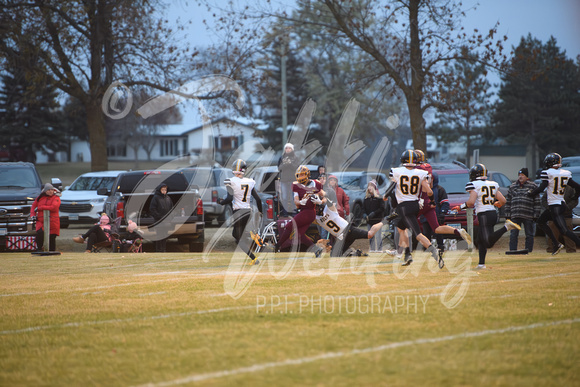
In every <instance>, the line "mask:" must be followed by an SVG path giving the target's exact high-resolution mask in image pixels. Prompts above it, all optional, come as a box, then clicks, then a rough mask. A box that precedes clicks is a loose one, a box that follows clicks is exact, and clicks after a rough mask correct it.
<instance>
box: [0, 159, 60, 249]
mask: <svg viewBox="0 0 580 387" xmlns="http://www.w3.org/2000/svg"><path fill="white" fill-rule="evenodd" d="M51 184H52V185H53V186H54V187H55V188H57V189H60V188H62V183H61V181H60V179H57V178H53V179H51ZM42 187H43V184H42V181H41V180H40V176H39V175H38V172H37V171H36V167H35V166H34V164H32V163H22V162H17V163H9V162H8V163H3V162H0V250H4V249H5V248H8V249H10V250H13V249H15V244H14V243H11V244H10V246H8V245H9V243H8V242H9V241H11V242H14V241H15V240H16V239H20V238H23V239H24V240H27V241H30V240H29V239H27V238H34V235H36V221H35V219H34V218H33V217H32V216H30V207H31V206H32V202H34V199H36V197H37V196H38V195H40V192H41V191H42Z"/></svg>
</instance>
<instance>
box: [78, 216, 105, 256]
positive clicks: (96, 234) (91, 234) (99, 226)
mask: <svg viewBox="0 0 580 387" xmlns="http://www.w3.org/2000/svg"><path fill="white" fill-rule="evenodd" d="M110 240H111V225H110V219H109V216H108V215H107V214H105V213H103V214H102V215H101V219H100V220H99V222H98V223H96V224H95V225H94V226H93V227H91V228H89V229H88V231H87V232H86V233H84V234H83V235H79V236H76V237H74V238H73V241H75V242H76V243H85V241H86V242H87V248H86V249H85V253H90V252H92V251H93V247H94V246H95V244H97V243H101V242H105V241H110Z"/></svg>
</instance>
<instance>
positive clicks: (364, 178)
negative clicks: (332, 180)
mask: <svg viewBox="0 0 580 387" xmlns="http://www.w3.org/2000/svg"><path fill="white" fill-rule="evenodd" d="M329 175H334V176H336V177H337V178H338V185H339V186H340V187H341V188H342V189H343V190H344V192H345V193H346V194H347V195H348V197H349V200H348V204H349V207H350V213H351V214H352V217H353V223H354V224H355V225H359V224H360V223H361V221H362V217H363V211H364V209H363V202H364V199H365V192H366V189H367V186H368V184H369V181H371V180H372V179H375V180H376V181H377V184H378V185H379V187H378V188H379V192H381V193H383V192H385V190H386V189H387V187H388V186H389V184H390V182H389V179H388V177H387V175H385V174H384V173H376V172H375V173H372V172H367V171H347V172H333V173H330V174H329Z"/></svg>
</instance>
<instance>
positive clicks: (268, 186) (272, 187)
mask: <svg viewBox="0 0 580 387" xmlns="http://www.w3.org/2000/svg"><path fill="white" fill-rule="evenodd" d="M277 177H278V172H266V173H264V178H263V180H262V181H261V184H260V188H259V191H260V192H276V178H277Z"/></svg>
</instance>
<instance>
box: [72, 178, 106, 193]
mask: <svg viewBox="0 0 580 387" xmlns="http://www.w3.org/2000/svg"><path fill="white" fill-rule="evenodd" d="M116 179H117V177H116V176H93V177H88V176H81V177H79V178H78V179H76V180H75V181H74V183H72V185H71V186H70V188H69V190H70V191H96V190H98V189H99V188H107V189H111V188H113V184H114V183H115V180H116Z"/></svg>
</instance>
